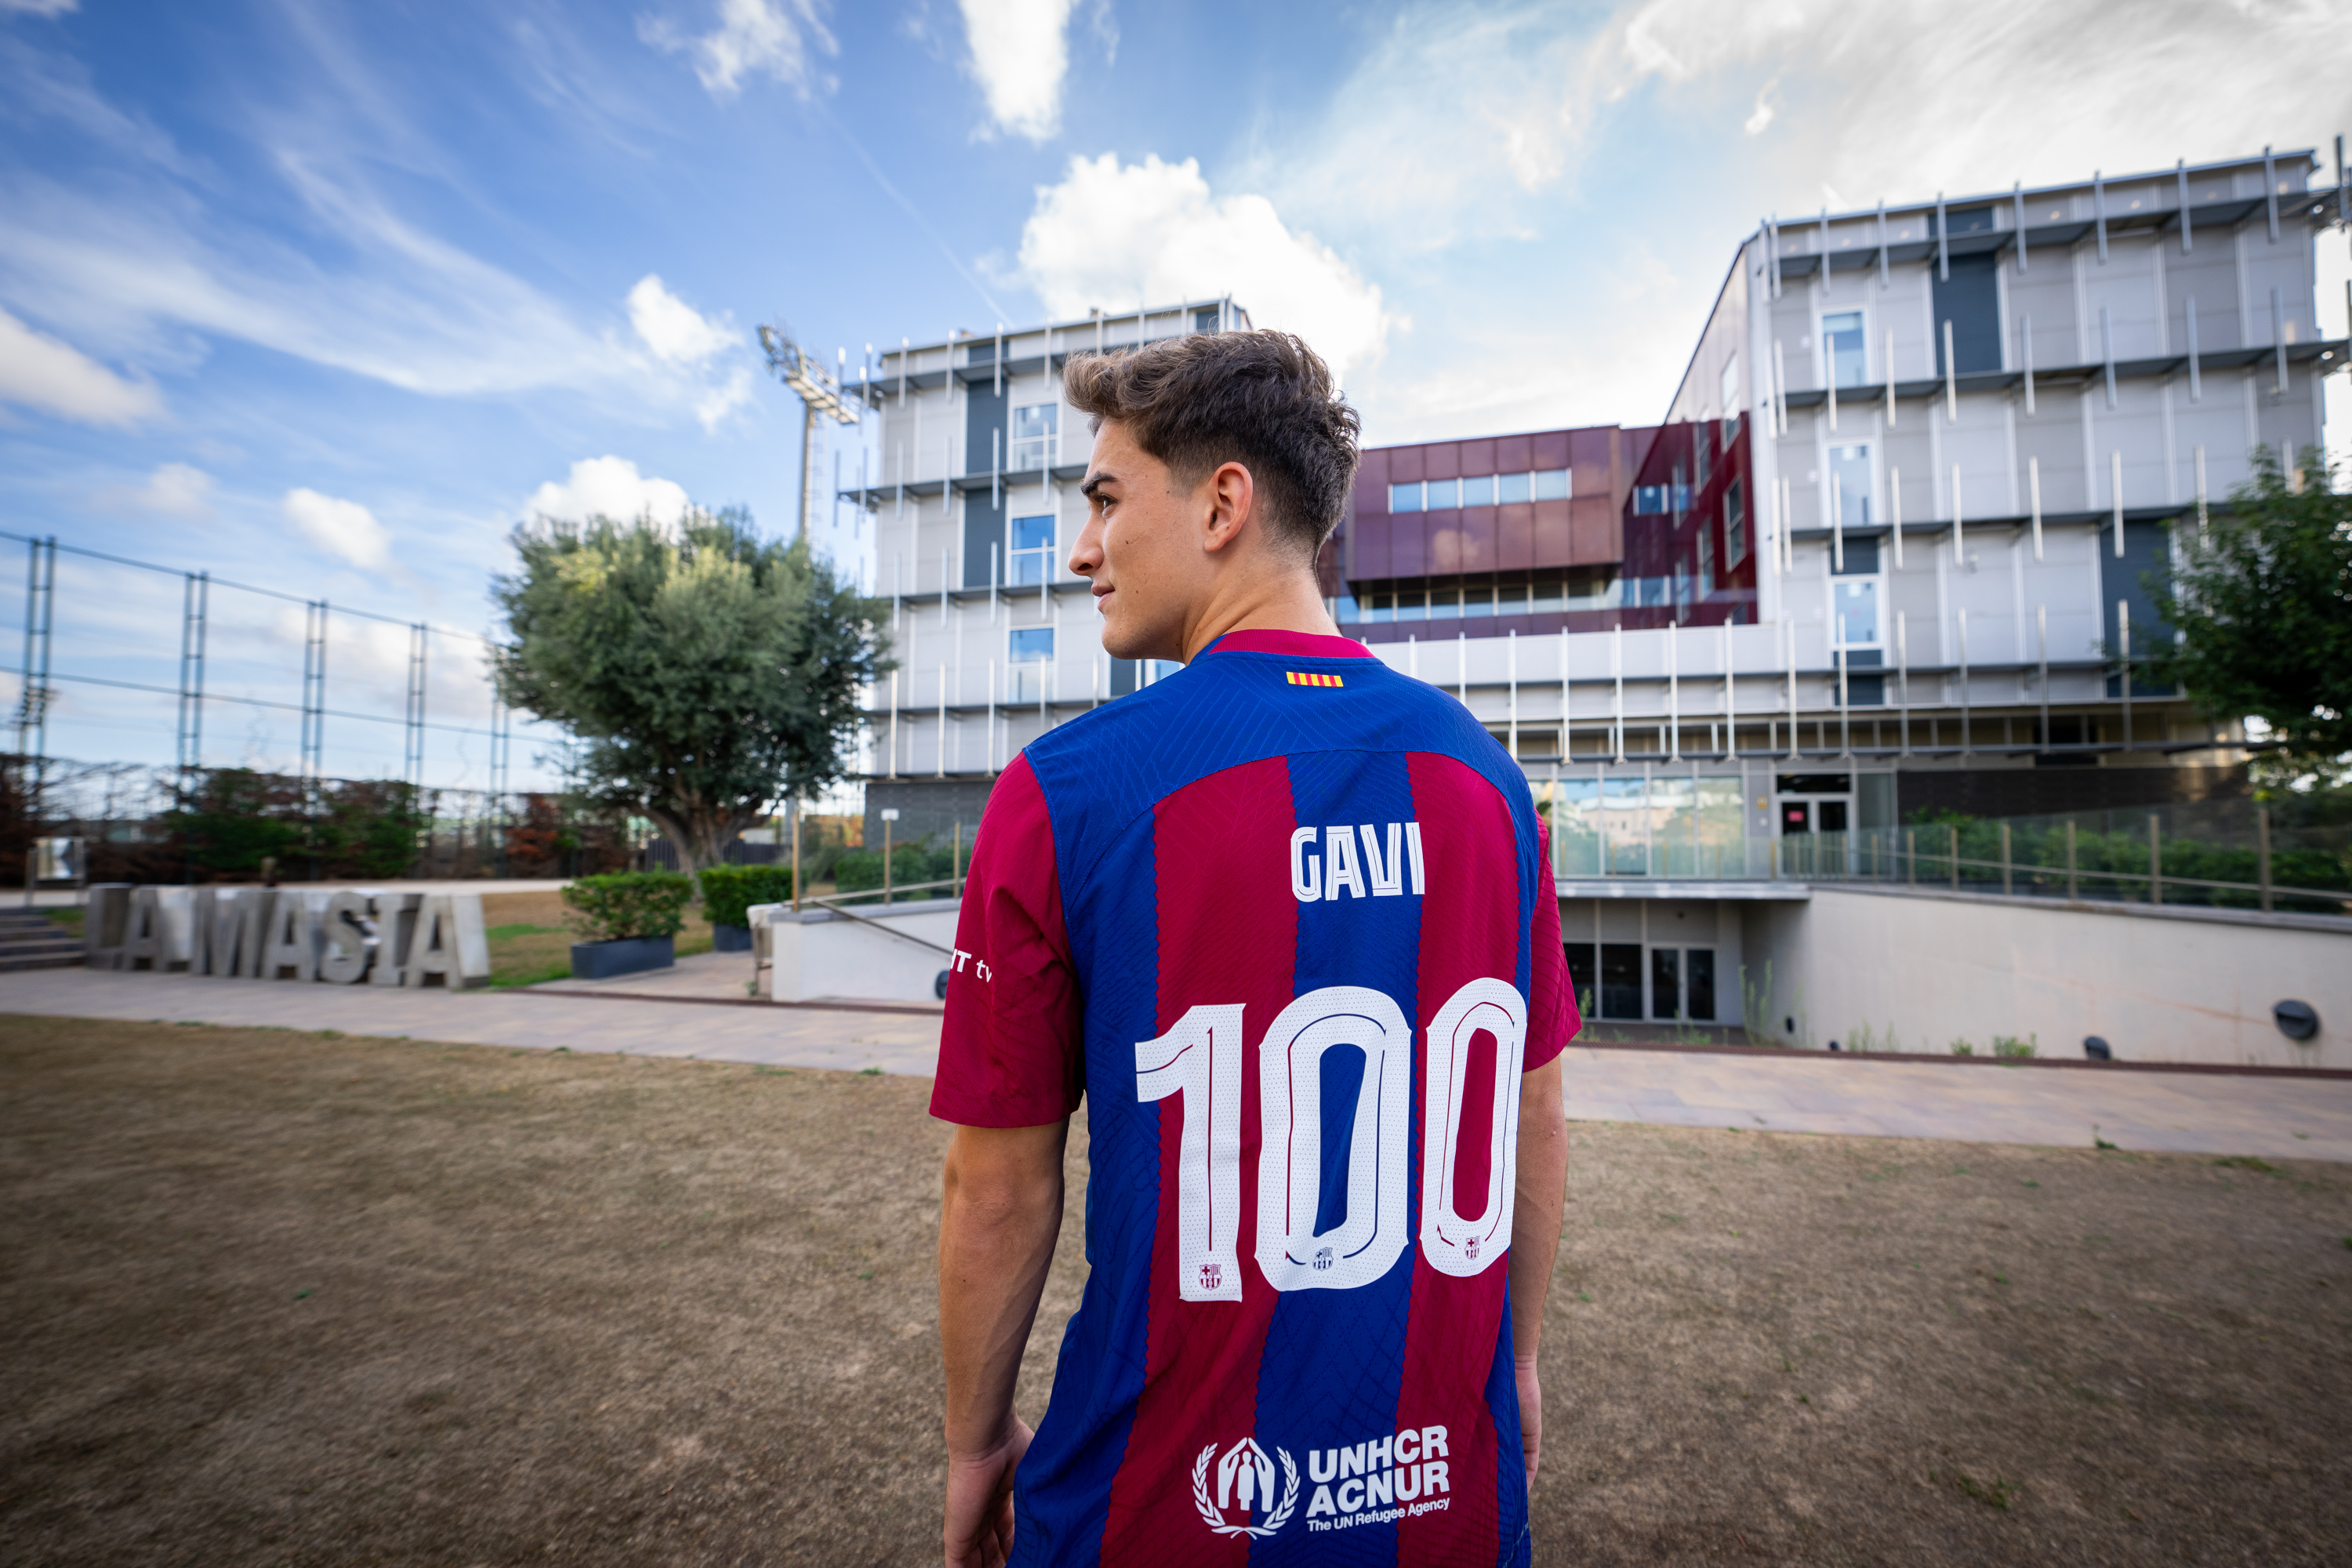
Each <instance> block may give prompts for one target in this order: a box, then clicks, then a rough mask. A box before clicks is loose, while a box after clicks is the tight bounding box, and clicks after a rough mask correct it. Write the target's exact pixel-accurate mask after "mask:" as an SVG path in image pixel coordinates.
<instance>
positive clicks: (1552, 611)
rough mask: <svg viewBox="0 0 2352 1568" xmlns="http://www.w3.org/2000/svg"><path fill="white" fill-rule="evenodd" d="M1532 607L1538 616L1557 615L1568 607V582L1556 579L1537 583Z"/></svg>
mask: <svg viewBox="0 0 2352 1568" xmlns="http://www.w3.org/2000/svg"><path fill="white" fill-rule="evenodd" d="M1534 607H1535V613H1536V614H1537V615H1538V616H1556V615H1559V613H1560V612H1561V611H1562V610H1565V609H1566V608H1568V584H1565V583H1561V582H1558V581H1554V582H1550V583H1538V584H1536V588H1535V606H1534Z"/></svg>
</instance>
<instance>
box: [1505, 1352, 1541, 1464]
mask: <svg viewBox="0 0 2352 1568" xmlns="http://www.w3.org/2000/svg"><path fill="white" fill-rule="evenodd" d="M1512 1370H1513V1371H1514V1372H1515V1373H1517V1374H1518V1382H1519V1447H1520V1449H1521V1450H1522V1452H1524V1454H1525V1455H1526V1457H1527V1462H1528V1489H1529V1490H1531V1491H1532V1490H1533V1489H1535V1484H1536V1465H1537V1463H1538V1461H1539V1459H1540V1458H1541V1457H1542V1452H1543V1380H1542V1379H1540V1378H1538V1376H1537V1375H1536V1358H1535V1357H1533V1356H1531V1355H1523V1356H1517V1357H1515V1358H1513V1365H1512Z"/></svg>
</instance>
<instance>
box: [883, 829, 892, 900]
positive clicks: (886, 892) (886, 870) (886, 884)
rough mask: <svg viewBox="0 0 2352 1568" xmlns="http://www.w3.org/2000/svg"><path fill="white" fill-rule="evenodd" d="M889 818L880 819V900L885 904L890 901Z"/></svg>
mask: <svg viewBox="0 0 2352 1568" xmlns="http://www.w3.org/2000/svg"><path fill="white" fill-rule="evenodd" d="M890 828H891V822H890V819H889V818H888V817H887V816H886V817H884V818H883V819H882V901H883V902H884V903H886V904H887V903H888V902H889V901H890V840H891V837H892V835H891V832H890Z"/></svg>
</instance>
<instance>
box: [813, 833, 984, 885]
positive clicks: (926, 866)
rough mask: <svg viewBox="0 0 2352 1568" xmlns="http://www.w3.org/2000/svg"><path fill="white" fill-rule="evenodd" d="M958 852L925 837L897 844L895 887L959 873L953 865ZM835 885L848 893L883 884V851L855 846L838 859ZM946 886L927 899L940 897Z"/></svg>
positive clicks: (892, 877) (892, 872)
mask: <svg viewBox="0 0 2352 1568" xmlns="http://www.w3.org/2000/svg"><path fill="white" fill-rule="evenodd" d="M953 858H954V851H953V850H952V849H951V848H950V847H947V846H945V845H941V846H939V847H933V846H931V845H929V844H927V843H924V842H922V841H921V840H916V841H914V842H912V843H908V844H900V845H896V846H894V847H892V849H891V851H890V885H891V886H892V887H894V888H907V887H913V886H915V885H917V884H919V883H922V882H944V881H946V880H947V879H949V878H950V877H951V876H953V875H954V874H955V873H954V871H953V869H952V868H950V861H951V860H952V859H953ZM833 880H834V886H835V887H837V888H839V889H841V890H842V891H843V892H845V893H860V892H865V891H866V890H867V889H878V888H880V887H881V886H882V851H880V850H879V849H852V850H850V851H849V852H848V853H846V854H845V855H843V856H842V858H840V859H839V860H838V861H836V862H835V864H834V868H833ZM945 892H946V889H940V888H934V889H931V890H930V891H929V892H928V893H926V894H924V895H923V896H924V897H926V898H934V899H935V898H940V897H942V896H943V895H944V894H945Z"/></svg>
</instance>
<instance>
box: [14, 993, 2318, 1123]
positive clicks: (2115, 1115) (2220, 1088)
mask: <svg viewBox="0 0 2352 1568" xmlns="http://www.w3.org/2000/svg"><path fill="white" fill-rule="evenodd" d="M0 994H5V993H0ZM1562 1061H1563V1063H1564V1064H1565V1065H1564V1068H1563V1073H1564V1077H1565V1079H1566V1085H1567V1097H1568V1114H1569V1116H1570V1119H1571V1120H1575V1121H1641V1122H1647V1123H1650V1124H1652V1125H1656V1126H1668V1127H1737V1128H1742V1129H1752V1130H1769V1131H1776V1132H1835V1133H1845V1134H1856V1135H1861V1136H1865V1137H1885V1138H1956V1139H1962V1140H1966V1141H1969V1142H1992V1143H2038V1144H2051V1145H2059V1146H2065V1145H2073V1146H2074V1147H2078V1148H2089V1147H2091V1146H2092V1142H2093V1140H2094V1138H2105V1140H2106V1141H2107V1142H2111V1143H2114V1144H2116V1146H2117V1147H2119V1148H2124V1149H2140V1150H2161V1151H2167V1152H2177V1153H2199V1154H2254V1155H2262V1156H2268V1157H2272V1158H2284V1159H2294V1160H2347V1161H2352V1080H2345V1079H2308V1078H2292V1079H2290V1078H2269V1077H2265V1076H2262V1075H2258V1074H2253V1073H2174V1072H2158V1071H2142V1070H2134V1069H2132V1068H2098V1069H2089V1068H2037V1067H2031V1066H2023V1065H2021V1066H2017V1067H2013V1068H2011V1067H1994V1066H1989V1065H1979V1064H1976V1063H1965V1064H1963V1063H1954V1062H1946V1061H1941V1060H1938V1059H1936V1058H1926V1059H1923V1060H1921V1061H1918V1062H1916V1063H1915V1062H1884V1061H1852V1060H1844V1059H1841V1058H1836V1057H1831V1056H1826V1055H1814V1054H1811V1053H1803V1054H1800V1053H1797V1052H1790V1053H1788V1054H1786V1055H1779V1054H1774V1055H1769V1056H1757V1055H1746V1054H1743V1055H1738V1056H1730V1055H1725V1056H1715V1055H1711V1054H1707V1053H1703V1052H1672V1053H1669V1052H1664V1051H1658V1052H1651V1051H1642V1050H1630V1049H1625V1048H1622V1047H1616V1048H1609V1049H1599V1050H1596V1049H1592V1048H1591V1047H1582V1046H1570V1047H1569V1048H1568V1051H1567V1053H1566V1055H1565V1056H1564V1057H1563V1058H1562ZM2094 1129H2096V1131H2094Z"/></svg>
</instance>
